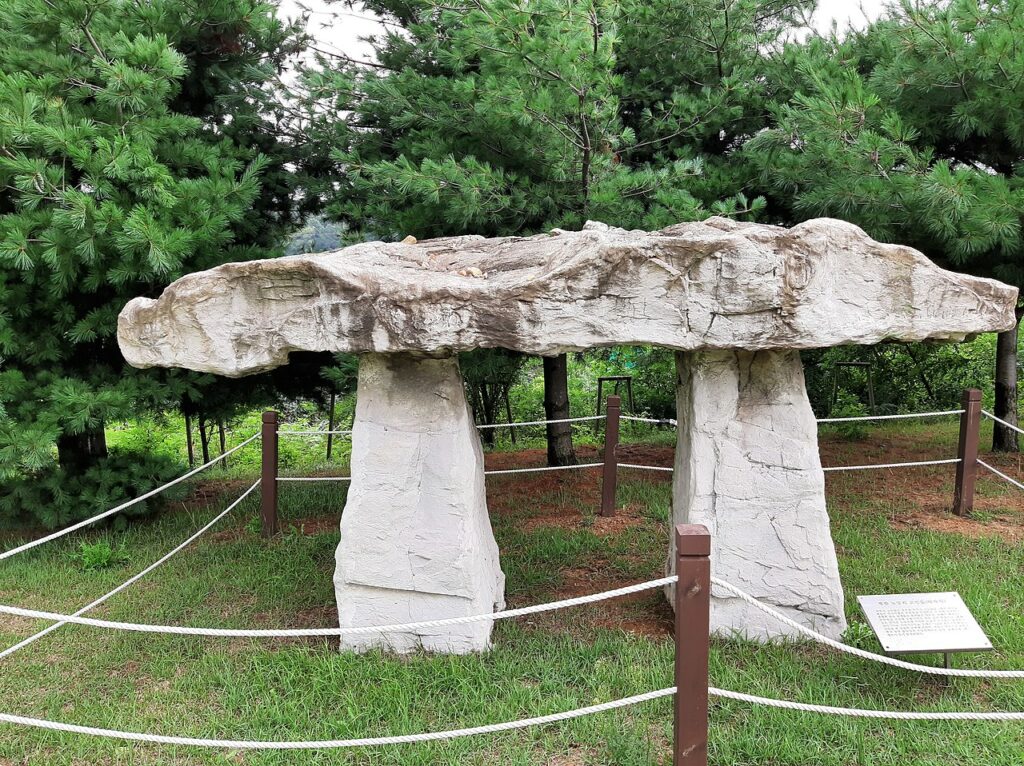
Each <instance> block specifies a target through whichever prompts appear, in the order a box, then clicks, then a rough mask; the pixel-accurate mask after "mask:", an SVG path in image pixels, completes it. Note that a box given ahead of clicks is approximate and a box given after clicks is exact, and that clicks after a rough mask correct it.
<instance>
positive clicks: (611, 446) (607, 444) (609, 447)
mask: <svg viewBox="0 0 1024 766" xmlns="http://www.w3.org/2000/svg"><path fill="white" fill-rule="evenodd" d="M621 413H622V400H621V399H620V398H619V397H617V396H609V397H608V405H607V406H606V407H605V417H604V474H603V475H602V477H601V515H602V516H614V515H615V496H616V494H617V490H618V488H619V465H618V463H619V461H618V455H617V452H618V449H619V415H620V414H621Z"/></svg>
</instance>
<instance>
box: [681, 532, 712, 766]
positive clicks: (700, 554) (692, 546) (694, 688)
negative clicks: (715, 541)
mask: <svg viewBox="0 0 1024 766" xmlns="http://www.w3.org/2000/svg"><path fill="white" fill-rule="evenodd" d="M676 574H677V575H678V576H679V581H678V582H677V583H676V698H675V727H674V728H675V736H674V744H673V751H672V752H673V759H672V764H673V766H707V763H708V651H709V648H710V647H709V644H710V642H709V635H710V632H711V535H710V534H709V533H708V530H707V527H705V526H703V525H702V524H680V525H678V526H677V527H676Z"/></svg>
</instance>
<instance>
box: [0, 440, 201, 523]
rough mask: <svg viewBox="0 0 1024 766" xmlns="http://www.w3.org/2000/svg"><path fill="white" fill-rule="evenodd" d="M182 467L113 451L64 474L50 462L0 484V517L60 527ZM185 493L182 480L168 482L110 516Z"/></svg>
mask: <svg viewBox="0 0 1024 766" xmlns="http://www.w3.org/2000/svg"><path fill="white" fill-rule="evenodd" d="M185 470H186V468H185V466H184V465H182V464H181V463H179V462H177V461H174V460H171V459H169V458H167V457H163V456H158V455H146V454H139V453H135V452H122V451H113V450H112V451H111V453H110V456H109V457H108V458H106V459H105V460H103V461H102V462H100V463H99V464H97V465H96V466H93V467H92V468H89V469H87V470H85V471H83V472H82V473H80V474H71V473H68V472H67V471H64V470H62V469H61V468H60V467H59V466H58V465H57V464H56V463H54V464H53V465H51V466H48V467H46V468H44V469H42V470H40V471H37V472H34V473H32V474H29V475H25V476H21V477H18V478H13V479H8V480H6V481H4V482H3V483H2V484H0V519H3V520H4V521H7V522H18V521H34V522H37V523H39V524H42V525H43V526H44V527H48V528H55V527H61V526H64V525H66V524H69V523H71V522H74V521H78V520H79V519H84V518H88V517H89V516H93V515H95V514H97V513H99V512H100V511H103V510H106V509H107V508H110V507H112V506H115V505H118V504H119V503H122V502H124V501H125V500H129V499H131V498H133V497H138V496H139V495H141V494H143V493H145V492H147V491H148V490H150V489H153V488H154V487H157V486H159V485H160V484H163V483H165V482H166V481H168V480H170V479H173V478H174V477H176V476H180V475H181V474H182V473H184V472H185ZM184 495H185V489H184V487H183V485H178V486H175V487H171V488H170V489H168V490H164V491H163V492H161V493H160V494H159V495H157V496H156V497H154V498H151V499H149V500H143V501H142V502H141V503H138V504H136V505H133V506H132V507H131V508H128V509H126V510H125V511H124V513H123V515H122V514H118V515H117V516H115V517H114V518H115V519H117V518H118V516H121V517H122V518H123V517H127V516H142V515H145V514H148V513H151V512H152V511H153V510H154V508H156V507H159V506H160V505H161V504H164V503H166V502H168V501H170V500H179V499H181V498H182V497H184ZM115 523H122V524H123V523H124V522H123V521H120V522H115Z"/></svg>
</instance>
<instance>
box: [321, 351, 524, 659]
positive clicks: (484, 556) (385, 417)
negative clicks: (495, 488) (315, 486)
mask: <svg viewBox="0 0 1024 766" xmlns="http://www.w3.org/2000/svg"><path fill="white" fill-rule="evenodd" d="M334 585H335V592H336V595H337V600H338V615H339V621H340V625H341V626H342V627H349V626H367V625H370V626H372V625H388V624H396V623H407V622H419V621H425V620H436V619H442V618H446V617H462V616H466V615H472V614H480V613H485V612H490V611H492V610H494V609H501V608H503V606H504V585H505V577H504V575H503V574H502V572H501V568H500V566H499V562H498V546H497V544H496V543H495V541H494V535H493V534H492V532H491V524H490V519H489V518H488V516H487V498H486V492H485V487H484V466H483V450H482V449H481V446H480V437H479V435H478V433H477V429H476V428H475V426H474V423H473V416H472V414H471V412H470V409H469V405H468V404H467V403H466V397H465V388H464V386H463V382H462V376H461V375H460V373H459V365H458V361H457V360H456V359H455V358H454V357H445V358H441V359H433V358H423V357H417V356H413V355H409V354H365V355H363V356H362V357H361V359H360V364H359V383H358V397H357V400H356V416H355V422H354V424H353V433H352V482H351V485H350V488H349V493H348V501H347V503H346V505H345V510H344V513H343V514H342V517H341V542H340V544H339V545H338V552H337V567H336V570H335V575H334ZM492 624H493V623H492V622H491V621H483V622H475V623H469V624H466V625H455V626H448V627H444V628H433V629H422V630H419V631H416V632H399V633H395V632H392V633H386V634H385V633H373V634H367V635H351V636H342V637H341V646H342V648H343V649H355V650H359V651H362V650H366V649H370V648H373V647H381V648H385V649H389V650H392V651H396V652H409V651H414V650H416V649H419V648H423V649H426V650H430V651H437V652H446V653H455V654H462V653H467V652H471V651H482V650H484V649H487V648H488V646H489V645H490V635H491V627H492Z"/></svg>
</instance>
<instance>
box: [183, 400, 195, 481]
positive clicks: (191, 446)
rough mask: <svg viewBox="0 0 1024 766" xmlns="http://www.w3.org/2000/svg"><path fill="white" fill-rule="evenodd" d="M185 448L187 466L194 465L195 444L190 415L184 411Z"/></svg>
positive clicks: (191, 466)
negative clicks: (186, 451)
mask: <svg viewBox="0 0 1024 766" xmlns="http://www.w3.org/2000/svg"><path fill="white" fill-rule="evenodd" d="M185 448H186V449H187V450H188V467H189V468H195V467H196V444H195V442H194V441H193V440H192V415H191V414H189V413H187V412H186V413H185Z"/></svg>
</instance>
